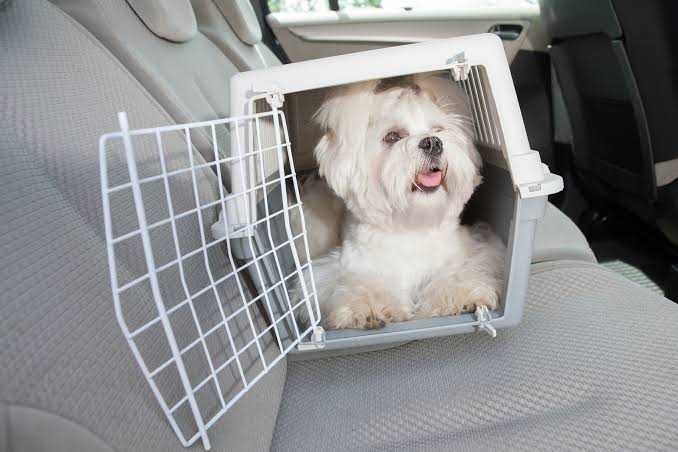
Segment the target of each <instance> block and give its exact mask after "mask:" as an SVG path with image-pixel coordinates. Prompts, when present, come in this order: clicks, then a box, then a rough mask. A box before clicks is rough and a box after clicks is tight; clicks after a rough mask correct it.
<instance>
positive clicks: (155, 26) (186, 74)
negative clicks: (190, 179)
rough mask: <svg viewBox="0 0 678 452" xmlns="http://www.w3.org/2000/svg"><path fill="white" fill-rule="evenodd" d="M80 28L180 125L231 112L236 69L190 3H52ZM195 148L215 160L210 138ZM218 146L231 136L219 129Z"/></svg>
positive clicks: (179, 0)
mask: <svg viewBox="0 0 678 452" xmlns="http://www.w3.org/2000/svg"><path fill="white" fill-rule="evenodd" d="M52 3H54V4H56V5H57V6H59V7H60V8H61V9H62V10H63V11H65V12H66V13H68V14H69V15H70V16H71V17H73V18H74V19H75V20H76V21H78V22H79V23H80V24H82V25H83V26H84V27H85V28H87V30H88V31H89V32H90V33H92V34H93V35H94V36H95V37H96V38H97V39H98V40H99V41H100V42H101V43H102V44H103V45H104V46H106V47H107V48H108V49H109V50H110V51H111V52H112V53H113V54H114V55H115V56H116V57H117V58H118V59H119V60H120V61H121V62H122V64H123V65H124V66H125V67H126V68H127V69H128V70H129V71H130V72H131V73H132V75H134V77H135V78H137V79H138V80H139V81H140V82H141V84H142V85H143V86H144V87H145V88H146V89H147V90H148V91H149V92H150V93H151V95H152V96H153V97H154V98H155V99H156V100H157V101H158V102H160V104H161V105H162V106H163V107H164V108H165V110H167V111H168V112H169V113H170V115H172V117H173V118H174V119H175V120H176V121H177V122H179V123H187V122H195V121H205V120H211V119H216V118H223V117H226V116H228V115H229V112H230V96H229V91H228V80H229V79H230V77H231V76H232V75H233V74H235V73H237V72H238V69H237V68H236V67H235V65H233V64H232V63H231V62H230V61H229V60H228V59H227V58H225V57H224V55H223V53H222V52H221V51H220V50H219V49H218V48H217V46H215V45H214V44H213V43H212V41H210V40H209V39H208V38H207V37H206V36H205V35H203V34H202V33H201V32H200V31H199V30H198V28H197V23H196V19H195V15H194V13H193V8H192V7H191V4H190V2H189V0H173V1H172V2H162V1H156V0H154V1H146V0H52ZM195 138H196V141H195V143H196V146H197V147H198V150H199V151H200V153H201V154H202V155H203V157H204V158H206V159H207V160H212V159H213V158H214V154H213V151H212V149H211V147H210V140H209V137H208V136H203V135H202V134H197V136H196V137H195ZM217 138H218V139H219V140H220V142H223V143H227V141H228V131H227V130H226V128H225V127H223V128H219V130H218V137H217Z"/></svg>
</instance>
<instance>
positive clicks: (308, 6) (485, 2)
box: [268, 0, 538, 13]
mask: <svg viewBox="0 0 678 452" xmlns="http://www.w3.org/2000/svg"><path fill="white" fill-rule="evenodd" d="M537 3H538V0H338V1H336V2H335V1H331V0H268V7H269V9H270V11H271V12H274V13H275V12H312V11H330V10H333V9H336V8H338V9H355V8H379V9H406V10H413V9H430V8H436V9H438V8H445V9H449V8H455V7H460V8H470V7H474V6H477V7H488V6H489V7H491V6H497V7H502V6H503V7H506V6H517V5H524V4H528V5H536V4H537Z"/></svg>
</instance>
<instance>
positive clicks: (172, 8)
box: [127, 0, 198, 42]
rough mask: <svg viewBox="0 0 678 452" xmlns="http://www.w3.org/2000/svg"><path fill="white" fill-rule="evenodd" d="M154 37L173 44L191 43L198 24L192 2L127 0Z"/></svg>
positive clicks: (181, 0) (186, 0) (182, 0)
mask: <svg viewBox="0 0 678 452" xmlns="http://www.w3.org/2000/svg"><path fill="white" fill-rule="evenodd" d="M127 3H128V4H129V6H130V7H132V9H133V10H134V12H135V13H136V14H137V16H139V19H141V21H142V22H143V23H144V25H146V27H148V29H149V30H151V32H153V34H154V35H156V36H158V37H160V38H163V39H167V40H168V41H172V42H186V41H190V40H191V39H192V38H193V37H194V36H195V35H196V33H197V32H198V23H197V21H196V20H195V13H194V12H193V7H192V6H191V2H190V0H171V1H167V0H127Z"/></svg>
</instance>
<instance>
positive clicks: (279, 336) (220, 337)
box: [100, 109, 319, 449]
mask: <svg viewBox="0 0 678 452" xmlns="http://www.w3.org/2000/svg"><path fill="white" fill-rule="evenodd" d="M119 120H120V128H121V131H120V132H117V133H111V134H106V135H103V136H102V137H101V139H100V165H101V181H102V198H103V207H104V209H103V210H104V222H105V227H106V238H107V246H108V258H109V267H110V272H111V286H112V291H113V299H114V305H115V312H116V317H117V319H118V322H119V324H120V327H121V328H122V330H123V333H124V335H125V338H126V339H127V342H128V344H129V346H130V348H131V349H132V352H133V354H134V356H135V358H136V360H137V362H138V364H139V366H140V367H141V370H142V372H143V374H144V376H145V377H146V379H147V380H148V383H149V385H150V386H151V389H152V391H153V393H154V395H155V397H156V399H157V400H158V402H159V404H160V406H161V408H162V410H163V412H164V413H165V415H166V416H167V419H168V421H169V422H170V424H171V426H172V429H173V430H174V431H175V433H176V434H177V436H178V437H179V439H180V441H181V443H182V444H183V445H184V446H190V445H191V444H193V443H194V442H196V441H197V440H198V439H201V440H202V443H203V445H204V446H205V448H206V449H209V448H210V441H209V438H208V436H207V430H208V429H209V428H210V427H212V426H213V425H214V424H215V423H216V421H217V420H218V419H219V418H220V417H221V416H223V415H224V414H225V413H226V412H227V411H228V410H229V409H230V408H231V407H232V406H233V404H234V403H236V402H237V400H239V399H240V397H242V396H243V395H244V394H245V393H246V392H247V391H248V390H249V389H250V388H251V387H252V386H253V385H254V384H255V383H256V382H257V381H258V380H259V379H261V377H263V376H264V375H265V374H266V373H267V372H268V371H269V370H270V369H271V367H272V366H274V365H275V364H276V363H277V362H279V361H280V359H281V358H282V357H283V356H284V355H285V354H286V353H288V352H289V351H290V350H291V349H292V348H293V347H295V346H296V345H297V344H298V343H299V342H300V341H301V340H302V339H303V338H305V337H306V336H308V335H309V334H310V333H311V332H312V331H313V330H314V328H315V327H316V326H317V325H318V323H319V308H318V301H317V298H316V291H315V286H314V283H313V279H312V273H311V272H312V268H311V263H310V256H309V255H308V244H307V240H306V231H305V225H304V223H303V215H301V203H300V201H299V200H300V198H299V189H298V186H297V181H296V177H295V176H296V174H295V171H294V165H293V162H292V158H291V149H290V148H291V146H290V142H289V137H288V133H287V126H286V122H285V116H284V113H283V112H282V111H279V110H277V109H273V110H272V111H269V112H264V113H258V114H254V115H249V116H243V117H239V118H225V119H220V120H216V121H207V122H200V123H192V124H185V125H172V126H166V127H158V128H150V129H140V130H129V128H128V123H127V116H126V115H125V114H124V113H120V114H119ZM264 122H265V123H266V124H267V125H268V127H266V128H267V129H268V130H272V131H273V135H274V136H273V139H271V137H270V134H269V136H268V137H264V136H263V135H264V134H263V133H262V129H264V128H265V127H263V126H262V124H263V123H264ZM271 125H272V127H270V126H271ZM229 134H235V136H236V137H237V139H236V141H237V149H238V150H240V151H241V152H233V153H232V156H230V157H223V155H228V154H227V153H225V152H223V151H224V148H225V147H226V143H227V142H229V140H228V136H229ZM245 134H246V135H247V136H248V139H247V140H245V139H244V137H243V135H245ZM224 137H226V138H225V139H224ZM205 139H207V141H209V142H210V144H211V148H212V152H213V157H214V161H211V162H207V161H205V160H203V159H202V158H200V155H199V154H197V153H196V152H195V151H194V149H195V148H196V142H197V141H200V140H203V141H205ZM270 143H273V144H272V145H269V144H270ZM241 144H246V146H247V147H244V146H242V145H241ZM245 151H246V152H245ZM271 154H272V155H273V158H274V159H276V160H277V163H278V171H277V173H275V174H273V175H270V174H268V173H267V171H266V169H265V161H266V160H267V159H268V160H269V161H270V158H271ZM286 159H287V160H288V161H289V163H290V171H288V172H285V160H286ZM242 163H244V165H243V164H242ZM231 171H240V172H241V176H244V174H246V173H247V174H248V176H249V179H248V180H250V181H252V184H251V185H252V187H248V188H246V189H244V190H241V191H240V192H234V193H228V192H227V191H226V190H225V189H224V186H223V184H222V183H221V181H223V180H224V179H225V176H226V175H227V174H228V173H229V172H231ZM290 185H291V186H292V191H293V196H292V197H289V193H288V191H289V190H290V189H289V188H288V187H289V186H290ZM258 192H261V193H263V195H262V196H255V197H254V199H260V200H263V205H261V204H262V203H261V202H258V203H255V204H251V201H252V199H253V198H252V196H251V195H252V194H253V193H258ZM292 198H293V200H292ZM243 200H244V201H245V202H244V205H246V206H248V211H247V214H248V219H249V220H250V221H248V224H245V225H236V226H231V225H229V224H228V221H226V222H225V225H224V232H225V237H224V238H221V239H212V238H211V236H210V234H209V232H208V231H209V227H210V226H211V224H212V223H213V222H214V221H215V219H216V216H217V215H218V211H219V210H223V211H225V212H226V211H228V208H229V204H231V203H236V202H241V203H242V201H243ZM273 200H277V202H273ZM293 214H296V215H299V216H300V218H301V224H302V230H301V231H298V232H297V231H292V229H291V227H290V216H291V215H293ZM234 236H238V237H241V236H244V238H241V239H237V240H239V243H240V245H242V248H243V249H246V250H248V251H249V253H248V254H249V257H250V258H249V259H248V260H246V261H242V260H240V259H238V258H237V257H236V256H235V250H234V245H233V244H232V237H234ZM297 241H301V243H302V244H303V247H301V248H300V249H303V250H305V256H301V257H300V256H298V254H297V251H296V250H297V247H296V246H295V244H296V243H298V242H297ZM233 243H236V241H234V242H233ZM302 262H305V263H303V264H302ZM305 271H308V272H309V273H311V278H310V283H307V282H306V280H305V279H304V277H303V275H302V273H303V272H305ZM251 280H254V281H253V284H252V285H253V286H254V288H253V287H251V286H252V285H250V284H248V282H249V281H251ZM307 284H308V285H307ZM295 285H298V286H299V287H300V288H301V290H298V291H292V290H291V288H292V287H293V286H295ZM255 292H256V293H255ZM297 292H298V296H297V297H296V298H295V297H294V296H293V295H291V294H292V293H297ZM298 317H303V318H305V319H309V321H308V322H306V324H302V323H301V321H299V320H297V318H298Z"/></svg>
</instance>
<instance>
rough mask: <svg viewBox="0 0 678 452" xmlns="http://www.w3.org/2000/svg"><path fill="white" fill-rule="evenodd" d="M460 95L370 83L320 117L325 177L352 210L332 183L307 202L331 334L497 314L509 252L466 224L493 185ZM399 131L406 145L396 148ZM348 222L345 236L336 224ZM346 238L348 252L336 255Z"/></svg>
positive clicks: (348, 90)
mask: <svg viewBox="0 0 678 452" xmlns="http://www.w3.org/2000/svg"><path fill="white" fill-rule="evenodd" d="M454 90H456V88H453V87H452V84H451V83H449V81H443V82H442V83H441V81H440V79H437V78H435V77H428V78H421V77H419V78H415V79H412V80H408V81H404V82H399V83H395V84H392V85H383V82H378V81H371V82H364V83H358V84H354V85H349V86H345V87H341V88H339V89H337V90H335V91H333V92H332V93H331V95H330V96H329V97H328V99H327V100H326V101H325V102H324V103H323V105H322V106H321V107H320V109H319V110H318V112H317V114H316V116H315V118H316V120H317V122H318V123H319V125H320V127H321V128H322V129H323V131H324V135H323V137H322V138H321V139H320V141H319V143H318V144H317V146H316V148H315V156H316V159H317V161H318V164H319V171H320V175H321V176H322V177H324V179H325V181H326V182H327V184H328V185H329V187H331V189H332V191H333V192H334V193H336V195H338V196H339V197H340V198H341V199H342V200H343V201H344V203H345V207H346V212H345V215H341V210H343V209H341V208H340V207H339V205H338V204H337V198H336V196H335V195H334V194H333V193H332V192H330V191H328V190H327V189H323V188H320V187H319V184H321V182H315V184H316V185H315V187H312V188H314V189H313V190H308V191H306V190H305V192H306V193H308V195H306V196H302V199H303V201H304V210H305V214H304V216H305V218H306V221H307V228H308V231H309V235H310V244H311V247H310V248H311V250H310V251H311V256H312V257H313V258H314V265H313V271H314V276H315V283H316V289H317V291H318V299H319V303H320V309H321V313H322V317H323V319H324V323H325V326H326V327H328V328H375V327H380V326H383V325H385V324H387V323H390V322H395V321H403V320H408V319H412V318H422V317H431V316H444V315H455V314H459V313H462V312H469V311H473V310H474V309H475V307H477V306H480V305H486V306H488V307H489V308H491V309H494V308H496V306H497V303H498V300H499V295H500V291H501V288H502V283H503V259H504V247H503V244H502V243H501V241H500V240H499V239H498V238H497V237H496V236H495V235H494V234H493V233H492V232H491V231H490V230H489V228H487V227H486V226H475V227H467V226H463V225H460V222H459V216H460V214H461V212H462V210H463V208H464V206H465V204H466V202H467V201H468V200H469V198H470V197H471V195H472V193H473V191H474V190H475V188H476V186H477V185H478V184H479V183H480V182H481V177H480V167H481V164H482V160H481V158H480V155H479V154H478V152H477V150H476V148H475V146H474V144H473V142H472V138H471V128H470V127H471V122H470V119H469V116H468V114H467V110H466V106H465V103H464V101H463V100H462V97H461V96H460V95H459V93H457V92H456V91H454ZM394 130H396V131H397V134H398V135H403V138H402V139H400V140H399V141H397V142H394V143H389V142H388V140H386V141H385V136H386V135H387V134H388V132H389V131H394ZM432 136H435V137H438V138H439V139H440V140H441V141H442V145H443V146H442V148H443V150H442V154H441V155H440V156H439V157H438V158H432V157H431V156H427V155H425V153H424V152H423V151H422V149H420V148H419V143H420V141H421V140H422V139H423V138H426V137H432ZM434 166H435V167H436V168H437V167H440V168H441V170H442V171H443V172H442V174H443V176H442V184H441V185H440V186H439V187H438V188H437V189H435V191H432V192H430V191H428V192H424V191H423V189H422V190H420V188H422V187H420V186H418V184H417V183H416V182H417V181H418V180H419V179H418V178H417V175H418V174H419V173H420V172H422V171H428V170H429V169H430V168H434ZM319 188H320V189H319ZM310 193H314V194H313V195H310ZM342 216H343V217H344V218H343V221H342V224H341V230H339V229H338V227H335V226H333V225H336V224H337V217H342ZM340 238H341V246H340V247H338V248H335V249H334V250H333V251H330V252H329V253H324V252H325V251H327V249H328V248H329V247H331V246H334V245H335V244H336V243H337V242H338V241H339V240H340ZM321 254H324V255H322V256H321V257H319V258H318V257H317V256H318V255H321Z"/></svg>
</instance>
